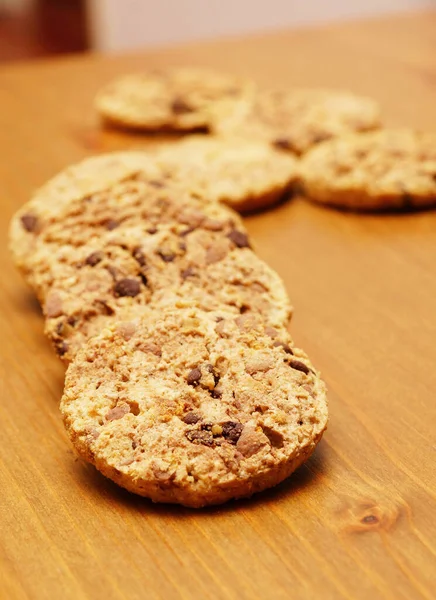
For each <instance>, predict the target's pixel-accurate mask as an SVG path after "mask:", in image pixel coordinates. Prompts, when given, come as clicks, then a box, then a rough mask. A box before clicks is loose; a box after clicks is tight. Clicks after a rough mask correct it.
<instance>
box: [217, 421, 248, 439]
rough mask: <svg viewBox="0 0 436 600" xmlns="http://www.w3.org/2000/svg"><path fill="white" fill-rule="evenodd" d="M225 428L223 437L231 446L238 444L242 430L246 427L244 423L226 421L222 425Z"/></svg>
mask: <svg viewBox="0 0 436 600" xmlns="http://www.w3.org/2000/svg"><path fill="white" fill-rule="evenodd" d="M221 426H222V428H223V436H224V437H225V438H226V440H227V441H228V442H230V443H231V444H236V442H237V441H238V440H239V438H240V436H241V433H242V430H243V429H244V426H243V425H242V423H237V422H236V421H226V422H225V423H222V424H221Z"/></svg>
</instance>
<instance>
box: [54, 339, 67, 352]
mask: <svg viewBox="0 0 436 600" xmlns="http://www.w3.org/2000/svg"><path fill="white" fill-rule="evenodd" d="M55 349H56V353H57V354H58V355H59V356H63V355H64V354H65V353H66V352H68V344H67V343H66V342H62V341H60V340H59V341H58V342H56V345H55Z"/></svg>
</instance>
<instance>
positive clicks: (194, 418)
mask: <svg viewBox="0 0 436 600" xmlns="http://www.w3.org/2000/svg"><path fill="white" fill-rule="evenodd" d="M200 419H201V417H200V415H198V414H197V413H196V412H194V411H192V410H191V411H190V412H188V413H186V415H185V416H184V417H183V419H182V421H183V422H184V423H186V424H187V425H195V423H198V421H199V420H200Z"/></svg>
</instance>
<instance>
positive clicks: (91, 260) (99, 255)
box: [85, 251, 104, 267]
mask: <svg viewBox="0 0 436 600" xmlns="http://www.w3.org/2000/svg"><path fill="white" fill-rule="evenodd" d="M103 258H104V254H103V252H99V251H97V252H93V253H92V254H90V255H89V256H88V258H87V259H86V260H85V263H86V264H87V265H89V266H90V267H95V265H98V263H99V262H100V261H102V260H103Z"/></svg>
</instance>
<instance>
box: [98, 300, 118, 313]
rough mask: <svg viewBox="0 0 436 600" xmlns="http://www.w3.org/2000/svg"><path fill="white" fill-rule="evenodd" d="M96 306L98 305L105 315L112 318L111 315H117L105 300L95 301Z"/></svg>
mask: <svg viewBox="0 0 436 600" xmlns="http://www.w3.org/2000/svg"><path fill="white" fill-rule="evenodd" d="M95 304H97V306H99V307H100V309H101V311H102V313H103V314H104V315H108V316H111V315H113V314H115V311H114V309H113V308H112V307H111V306H110V305H109V304H108V303H107V302H106V301H105V300H101V299H100V298H99V299H97V300H95Z"/></svg>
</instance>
